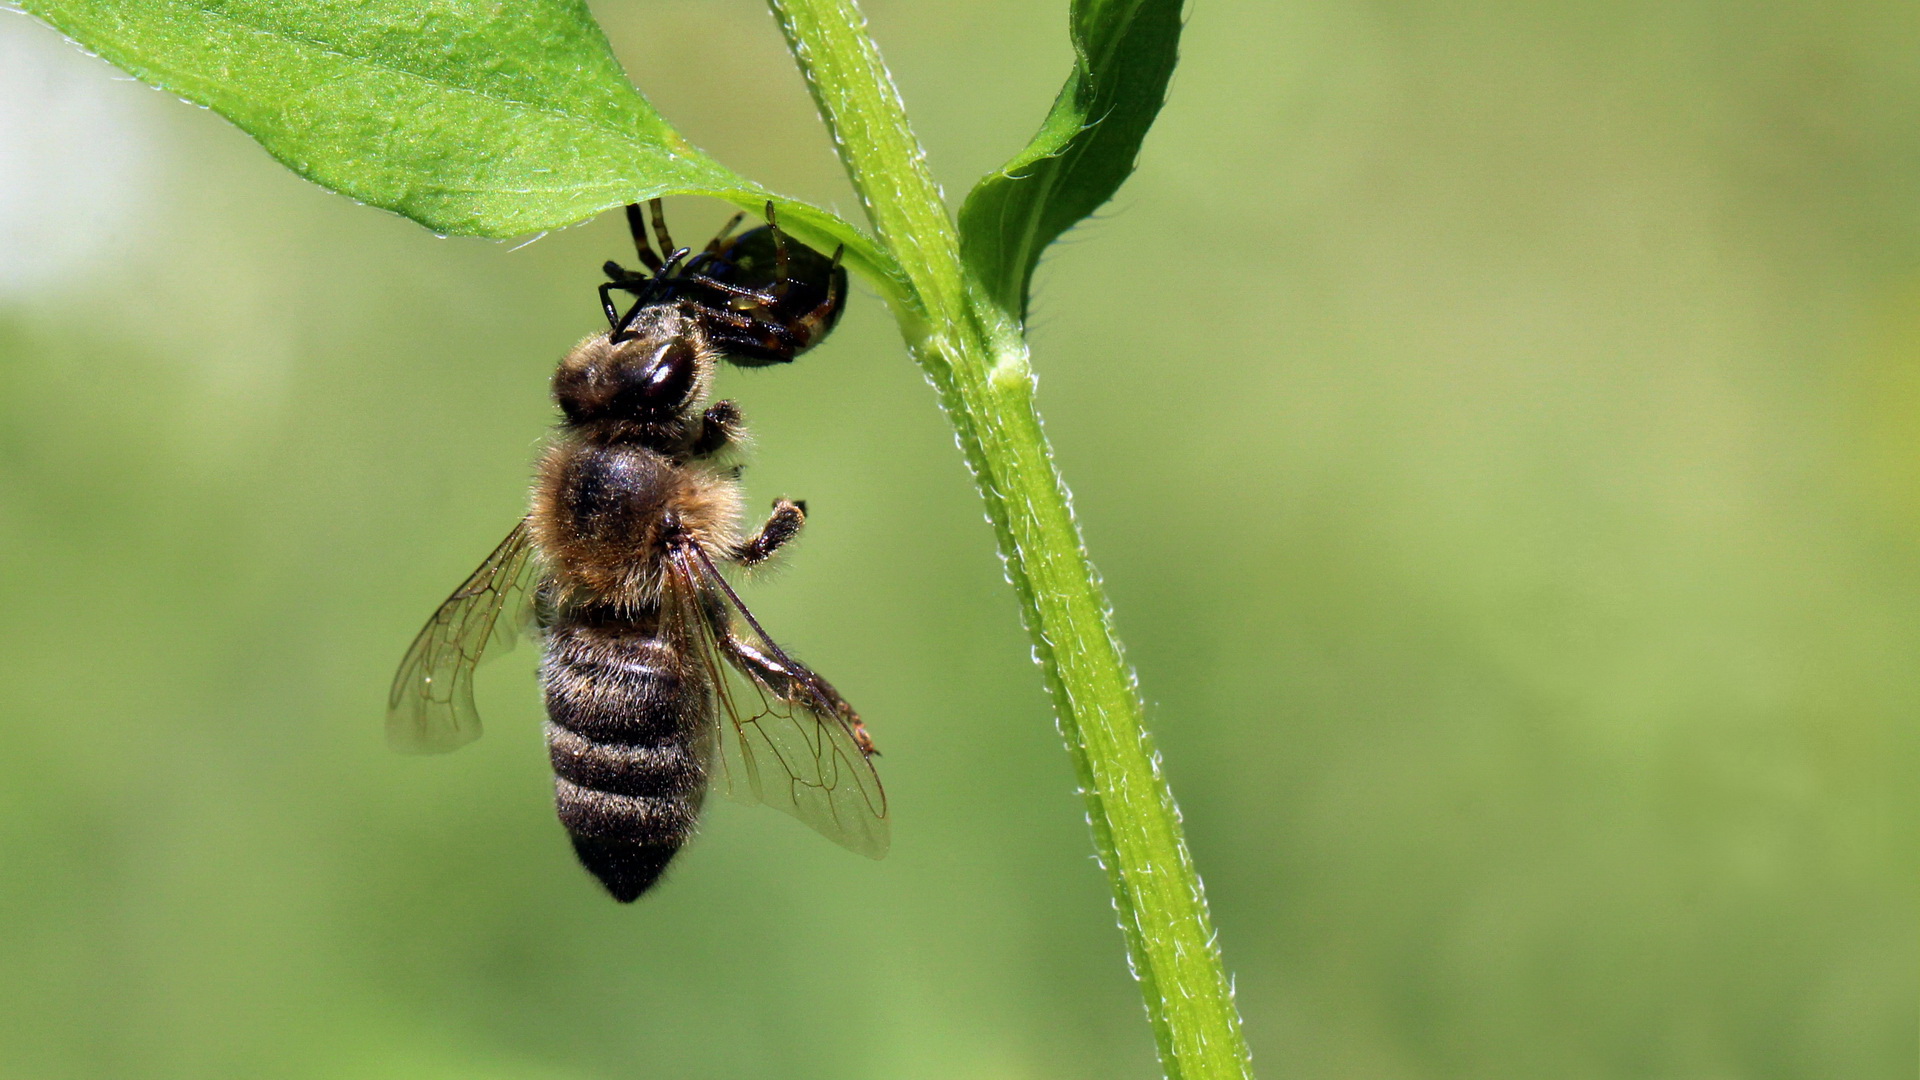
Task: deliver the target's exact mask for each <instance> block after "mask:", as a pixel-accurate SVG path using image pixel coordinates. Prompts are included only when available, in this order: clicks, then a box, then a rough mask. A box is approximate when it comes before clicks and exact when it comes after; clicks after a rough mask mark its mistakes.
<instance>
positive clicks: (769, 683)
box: [717, 632, 880, 757]
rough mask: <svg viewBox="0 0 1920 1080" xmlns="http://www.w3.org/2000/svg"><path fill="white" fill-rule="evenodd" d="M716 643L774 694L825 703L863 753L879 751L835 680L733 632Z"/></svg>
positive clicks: (783, 697)
mask: <svg viewBox="0 0 1920 1080" xmlns="http://www.w3.org/2000/svg"><path fill="white" fill-rule="evenodd" d="M717 644H718V645H719V646H720V648H721V650H722V651H723V652H725V653H726V654H727V658H728V659H729V660H731V661H733V663H734V664H735V665H736V666H737V667H739V668H740V669H741V670H742V671H744V672H746V673H747V674H748V675H749V676H751V677H752V678H753V679H754V681H756V682H758V683H760V685H762V686H764V687H766V688H767V689H768V690H771V691H772V692H773V694H774V696H776V697H778V698H781V699H782V700H785V701H793V702H801V703H805V704H808V705H812V706H824V707H825V709H826V711H828V712H829V713H830V714H831V715H833V716H837V717H839V718H840V722H841V723H843V724H845V725H847V733H848V734H850V735H852V736H853V742H854V745H855V746H858V747H859V748H860V753H862V754H863V755H865V756H867V757H874V756H875V755H877V754H879V753H880V751H879V750H877V749H875V748H874V745H873V736H871V735H868V734H867V725H865V724H863V723H861V722H860V714H859V713H857V712H854V711H853V706H852V705H849V704H847V699H846V698H843V697H841V696H840V691H838V690H835V689H834V688H833V684H832V683H830V682H828V681H827V680H825V679H823V678H821V677H820V676H818V675H815V674H814V673H813V671H812V669H810V668H808V667H806V666H805V665H804V664H801V663H800V662H799V661H798V660H794V659H793V658H791V657H788V656H780V657H778V658H775V657H772V656H768V655H767V654H766V653H764V652H761V651H760V650H759V649H757V648H755V647H754V646H753V645H752V644H751V643H749V642H745V641H742V640H740V636H739V635H738V634H734V633H732V632H729V633H727V634H726V636H725V637H723V638H721V639H720V640H719V641H718V642H717Z"/></svg>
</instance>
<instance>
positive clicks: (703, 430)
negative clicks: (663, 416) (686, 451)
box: [691, 401, 740, 457]
mask: <svg viewBox="0 0 1920 1080" xmlns="http://www.w3.org/2000/svg"><path fill="white" fill-rule="evenodd" d="M739 437H740V406H738V405H735V404H734V403H733V402H731V401H716V402H714V403H713V404H712V405H711V406H710V407H708V409H707V411H706V412H704V413H702V414H700V434H699V435H698V436H696V437H695V438H694V440H693V448H692V451H691V453H692V455H693V456H694V457H711V456H713V455H714V454H717V453H719V452H720V451H722V450H724V449H726V448H727V446H728V445H729V444H730V443H732V442H733V440H735V439H737V438H739Z"/></svg>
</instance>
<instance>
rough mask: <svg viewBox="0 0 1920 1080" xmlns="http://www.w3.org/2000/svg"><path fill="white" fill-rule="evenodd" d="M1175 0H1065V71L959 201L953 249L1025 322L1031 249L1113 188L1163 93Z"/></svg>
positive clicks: (1170, 62) (1176, 27)
mask: <svg viewBox="0 0 1920 1080" xmlns="http://www.w3.org/2000/svg"><path fill="white" fill-rule="evenodd" d="M1180 7H1181V0H1074V4H1073V14H1072V35H1073V50H1074V65H1073V74H1072V75H1070V76H1069V77H1068V78H1067V85H1066V86H1065V87H1064V88H1062V89H1061V91H1060V96H1059V97H1058V98H1056V99H1054V103H1053V109H1052V111H1050V112H1048V113H1047V118H1046V120H1045V121H1044V122H1042V123H1041V125H1040V131H1039V133H1038V134H1036V135H1034V137H1033V141H1031V142H1029V143H1028V144H1027V148H1026V149H1025V150H1022V151H1021V152H1020V153H1019V154H1017V155H1015V157H1014V158H1013V160H1012V161H1009V162H1007V164H1006V165H1004V166H1002V167H1001V169H1000V171H998V172H995V173H991V174H989V175H987V176H986V177H984V178H982V179H981V181H980V183H978V184H977V185H975V186H974V189H973V191H972V193H971V194H969V195H968V196H967V201H966V204H965V205H964V206H962V207H961V208H960V250H961V257H962V259H963V260H964V261H965V262H966V266H967V271H968V273H970V274H971V275H972V276H973V279H974V281H975V282H976V283H977V284H978V285H980V286H981V287H983V288H984V289H985V290H986V294H987V296H988V297H989V298H990V299H992V300H993V302H994V303H995V304H997V305H999V307H1000V308H1001V309H1002V310H1004V311H1006V312H1007V313H1009V314H1011V315H1015V316H1017V317H1019V318H1020V319H1021V320H1022V321H1025V319H1026V315H1027V291H1028V286H1029V284H1030V282H1031V281H1032V279H1033V268H1034V265H1035V264H1036V263H1038V262H1039V261H1040V253H1041V252H1042V251H1044V250H1045V249H1046V247H1047V245H1048V244H1051V243H1053V241H1054V240H1055V239H1057V238H1058V237H1059V236H1060V234H1061V233H1063V232H1066V231H1067V230H1068V229H1070V228H1072V227H1073V226H1074V224H1075V223H1076V222H1078V221H1080V220H1081V219H1082V218H1085V217H1086V216H1087V215H1089V214H1091V213H1093V212H1094V211H1095V210H1097V209H1099V207H1100V204H1101V203H1104V202H1106V201H1107V200H1108V199H1110V198H1112V197H1113V193H1114V192H1115V191H1118V190H1119V189H1120V185H1121V183H1122V182H1124V181H1125V180H1126V178H1127V174H1129V173H1131V172H1132V171H1133V163H1134V159H1135V158H1136V157H1138V156H1139V153H1140V143H1141V141H1142V140H1144V139H1145V138H1146V136H1147V129H1148V128H1150V127H1152V126H1153V119H1154V117H1155V116H1156V115H1158V114H1159V112H1160V105H1161V103H1162V102H1163V101H1165V100H1166V94H1167V80H1168V79H1169V78H1171V77H1172V75H1173V66H1174V62H1175V61H1176V59H1177V58H1178V52H1179V45H1180V22H1181V18H1180Z"/></svg>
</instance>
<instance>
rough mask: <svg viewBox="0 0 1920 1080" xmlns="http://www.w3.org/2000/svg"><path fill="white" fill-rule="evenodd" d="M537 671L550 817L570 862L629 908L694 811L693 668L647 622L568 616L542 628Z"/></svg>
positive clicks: (698, 748) (700, 736)
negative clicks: (575, 860) (569, 844)
mask: <svg viewBox="0 0 1920 1080" xmlns="http://www.w3.org/2000/svg"><path fill="white" fill-rule="evenodd" d="M650 622H652V620H645V621H643V623H642V625H645V624H646V623H650ZM541 668H542V670H541V675H542V678H543V680H544V682H545V684H546V698H547V750H548V753H549V755H550V756H551V757H552V759H553V772H554V805H555V808H556V809H557V810H558V811H559V814H560V823H561V824H562V825H564V826H566V829H567V833H568V835H570V836H571V837H572V838H573V849H574V852H575V853H576V854H578V855H579V856H580V862H581V864H582V865H584V866H585V867H586V868H587V869H588V870H589V871H592V873H593V876H595V877H597V878H599V879H600V882H601V884H603V885H605V886H606V888H607V891H608V892H610V893H612V894H613V896H614V899H616V900H619V901H621V902H622V903H631V902H632V901H633V900H635V899H637V898H638V897H639V896H640V894H641V893H643V892H645V891H647V889H648V887H650V886H651V885H652V884H653V883H654V882H655V881H657V880H658V879H659V877H660V875H661V873H662V872H663V871H664V870H666V868H667V863H668V862H669V861H671V860H672V858H673V856H674V853H675V852H677V851H679V850H680V847H681V845H683V844H685V843H686V842H687V840H688V839H689V838H690V837H691V836H692V835H693V829H694V825H695V822H696V821H697V820H698V818H699V814H700V803H701V801H702V799H703V798H704V797H705V795H706V788H707V761H706V747H705V745H704V739H705V737H706V727H707V723H706V722H707V716H708V712H709V709H710V706H709V704H708V698H707V685H706V682H705V677H704V673H703V672H701V671H700V670H699V669H698V666H697V664H696V663H694V662H692V658H691V657H689V656H688V655H687V654H685V653H684V652H682V651H681V650H680V649H678V648H677V647H676V646H675V645H674V644H673V643H672V642H671V641H669V640H667V639H665V638H662V637H659V636H657V635H656V634H654V633H652V632H650V628H649V629H648V630H642V629H641V628H640V627H638V626H634V625H625V626H608V625H605V624H586V623H568V622H562V623H561V624H560V625H557V626H555V627H553V628H552V629H551V630H550V631H549V635H548V639H547V653H546V659H545V660H544V661H543V663H542V665H541Z"/></svg>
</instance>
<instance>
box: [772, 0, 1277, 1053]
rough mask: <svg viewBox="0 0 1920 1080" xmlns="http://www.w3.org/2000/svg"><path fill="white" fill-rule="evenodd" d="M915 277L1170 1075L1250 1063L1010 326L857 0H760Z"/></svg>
mask: <svg viewBox="0 0 1920 1080" xmlns="http://www.w3.org/2000/svg"><path fill="white" fill-rule="evenodd" d="M771 3H772V6H773V9H774V12H775V14H776V15H777V16H778V17H779V19H780V25H781V27H782V29H783V31H784V32H785V34H786V36H787V41H788V43H789V45H790V46H791V48H792V50H793V53H794V56H795V57H796V59H798V61H799V62H800V65H801V68H802V70H803V71H804V72H805V74H806V77H807V83H808V85H809V87H810V88H811V89H812V92H813V96H814V100H815V101H816V103H817V104H818V105H819V108H820V112H821V114H822V116H823V117H824V118H825V119H826V122H827V124H828V127H829V128H830V130H831V131H832V133H833V137H834V142H835V145H836V147H837V148H838V150H839V153H840V157H841V160H842V162H843V163H844V164H845V165H846V169H847V173H848V175H849V176H850V177H851V178H852V180H853V185H854V187H855V189H856V190H857V191H858V192H859V193H860V197H861V199H862V201H863V202H864V204H865V206H866V211H867V214H868V216H869V218H870V219H871V220H872V222H873V225H874V228H875V230H876V232H877V233H878V234H879V237H880V241H881V243H882V244H883V245H884V246H885V247H887V248H888V249H889V250H890V251H891V252H892V254H893V256H894V258H895V259H896V260H897V261H898V264H899V266H900V267H901V269H902V271H903V272H904V273H905V275H906V277H907V281H908V284H909V286H910V289H911V292H910V294H907V295H901V294H898V293H895V294H894V296H893V310H894V314H895V316H896V318H897V319H898V320H899V323H900V327H901V331H902V333H903V334H904V335H905V337H906V339H907V343H908V346H909V348H910V349H911V351H912V353H913V356H914V358H915V360H916V361H917V362H918V363H919V364H920V365H921V367H922V368H923V369H925V371H926V372H927V375H928V377H929V378H930V379H931V380H932V381H933V383H934V385H935V387H936V388H937V389H938V390H939V393H940V398H941V401H942V404H943V405H944V406H945V408H946V411H947V415H948V417H949V418H950V419H951V420H952V422H953V425H954V429H955V431H956V432H957V433H958V435H959V441H960V445H961V448H962V450H963V452H964V453H965V455H966V459H967V464H968V466H969V467H970V468H971V469H972V470H973V474H974V478H975V480H976V481H977V483H978V485H979V488H980V493H981V496H982V498H983V499H984V500H985V502H986V505H987V513H988V516H989V518H991V520H992V522H993V527H994V531H995V533H996V534H997V537H998V540H999V544H1000V551H1001V555H1002V557H1003V559H1004V560H1005V563H1006V569H1007V578H1008V580H1009V581H1010V582H1011V583H1012V585H1013V587H1014V591H1015V592H1016V593H1018V594H1019V597H1020V603H1021V607H1022V610H1023V613H1024V615H1025V619H1026V624H1027V630H1028V633H1029V634H1030V635H1031V636H1032V639H1033V645H1034V655H1035V657H1036V658H1037V659H1038V660H1039V662H1040V665H1041V668H1042V670H1043V672H1044V673H1045V676H1046V680H1047V686H1048V689H1049V691H1050V692H1051V693H1052V695H1053V701H1054V707H1055V713H1056V716H1057V718H1058V722H1059V726H1060V732H1061V734H1062V736H1063V737H1064V738H1065V739H1066V743H1067V747H1068V750H1069V752H1070V753H1071V755H1072V757H1073V764H1074V770H1075V772H1076V773H1077V774H1078V777H1079V781H1080V787H1081V791H1082V794H1083V795H1084V797H1085V799H1086V805H1087V820H1088V823H1089V825H1090V826H1091V827H1092V831H1093V840H1094V846H1095V848H1096V850H1097V851H1098V853H1099V856H1100V862H1101V864H1102V866H1103V867H1105V869H1106V871H1107V876H1108V880H1109V883H1110V884H1111V886H1112V889H1113V898H1114V908H1115V910H1116V912H1117V913H1118V915H1119V921H1120V929H1121V933H1122V935H1123V936H1124V937H1125V939H1126V944H1127V950H1128V954H1129V957H1130V959H1131V961H1132V966H1133V970H1134V973H1135V975H1136V977H1137V978H1138V979H1139V981H1140V987H1141V992H1142V994H1143V996H1144V997H1145V1000H1146V1006H1147V1014H1148V1018H1149V1020H1150V1021H1151V1023H1152V1025H1153V1031H1154V1037H1155V1040H1156V1042H1157V1044H1158V1046H1159V1050H1160V1058H1161V1062H1162V1064H1163V1067H1164V1068H1165V1070H1166V1073H1167V1075H1168V1076H1169V1077H1173V1078H1178V1080H1203V1078H1204V1080H1215V1078H1241V1077H1250V1076H1251V1075H1252V1073H1251V1067H1250V1065H1249V1063H1248V1058H1247V1050H1246V1043H1245V1040H1244V1038H1243V1036H1242V1034H1241V1031H1240V1018H1239V1014H1238V1013H1237V1012H1236V1011H1235V1010H1234V1006H1233V998H1232V990H1231V986H1230V983H1229V981H1228V979H1227V975H1226V968H1225V965H1224V964H1223V963H1222V961H1221V958H1220V952H1219V949H1218V948H1217V946H1216V944H1215V941H1214V934H1213V928H1212V925H1211V922H1210V920H1209V918H1208V915H1207V903H1206V896H1205V894H1204V893H1203V892H1202V890H1201V885H1200V878H1199V875H1198V874H1197V873H1196V872H1195V870H1194V866H1193V860H1192V858H1191V857H1190V855H1189V854H1188V852H1187V846H1186V841H1185V839H1184V837H1183V836H1182V832H1181V826H1180V814H1179V810H1178V808H1177V807H1176V806H1175V805H1174V800H1173V792H1172V790H1171V789H1170V788H1169V787H1168V785H1167V782H1166V779H1165V777H1164V776H1163V775H1162V774H1161V771H1160V759H1159V755H1158V754H1157V753H1156V752H1155V751H1154V749H1153V745H1152V741H1151V739H1150V738H1149V737H1148V735H1147V732H1146V728H1145V726H1144V724H1143V723H1142V716H1141V706H1140V698H1139V694H1138V691H1137V688H1136V687H1135V685H1134V682H1133V677H1132V672H1131V669H1130V668H1128V666H1127V664H1126V661H1125V658H1124V656H1123V655H1122V652H1121V648H1120V643H1119V640H1118V639H1117V638H1116V637H1115V636H1114V633H1113V629H1112V625H1111V620H1110V618H1109V613H1108V607H1107V602H1106V597H1105V595H1104V591H1103V590H1102V588H1101V586H1100V582H1099V578H1098V576H1097V575H1096V574H1095V573H1094V570H1093V566H1092V564H1091V563H1090V562H1089V561H1088V558H1087V554H1086V549H1085V547H1084V545H1083V543H1082V541H1081V538H1080V530H1079V527H1078V525H1076V524H1075V522H1074V519H1073V511H1072V508H1071V504H1070V501H1069V496H1068V493H1067V488H1066V484H1065V482H1064V481H1063V480H1062V479H1061V477H1060V474H1059V471H1058V470H1057V469H1056V468H1055V466H1054V460H1053V452H1052V448H1051V447H1050V446H1049V445H1048V443H1047V438H1046V434H1045V432H1044V431H1043V430H1042V428H1041V424H1040V415H1039V413H1038V411H1037V410H1036V409H1035V406H1034V397H1033V394H1034V384H1033V377H1032V371H1031V368H1030V366H1029V363H1028V354H1027V346H1026V342H1025V340H1024V338H1023V336H1022V334H1021V333H1020V330H1019V328H1018V325H1017V323H1016V322H1015V321H1014V320H1013V319H1012V318H1011V317H1009V316H1008V315H1007V314H1006V313H1004V312H1002V311H1000V310H999V309H997V308H995V307H994V306H993V305H992V304H991V303H989V302H988V301H987V300H986V299H985V297H984V295H983V293H982V292H981V291H980V290H977V289H974V288H971V287H969V286H968V284H967V278H966V276H965V274H964V272H963V270H962V266H961V262H960V246H959V239H958V235H957V234H956V232H955V229H954V225H953V221H952V219H951V217H950V216H949V215H948V212H947V209H946V205H945V202H944V200H943V199H942V198H941V195H940V190H939V187H938V186H937V185H936V184H935V183H934V181H933V178H932V176H931V174H930V173H929V172H928V170H927V167H926V160H925V156H924V154H923V153H922V151H921V149H920V145H919V142H918V140H917V139H916V138H915V137H914V135H913V132H912V130H911V129H910V128H909V127H908V125H907V120H906V113H905V110H904V109H903V108H902V106H901V103H900V98H899V94H898V93H897V92H896V91H895V89H894V86H893V82H892V78H891V76H890V75H889V74H888V73H887V70H886V66H885V64H884V63H883V62H882V61H881V59H880V55H879V51H878V50H877V49H876V48H875V46H874V44H873V41H872V39H871V37H869V36H868V34H867V32H866V23H865V19H864V17H863V16H862V15H861V14H860V11H859V9H858V7H857V6H856V5H855V3H854V2H853V0H771Z"/></svg>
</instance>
